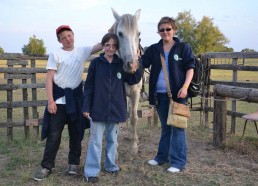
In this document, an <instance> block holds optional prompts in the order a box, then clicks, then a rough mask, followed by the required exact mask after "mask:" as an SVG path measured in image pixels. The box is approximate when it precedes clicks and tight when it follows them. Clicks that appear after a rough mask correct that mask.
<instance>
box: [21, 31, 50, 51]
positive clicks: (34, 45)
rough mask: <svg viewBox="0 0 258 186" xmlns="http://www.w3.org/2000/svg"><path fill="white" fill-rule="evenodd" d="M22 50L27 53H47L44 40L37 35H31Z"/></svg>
mask: <svg viewBox="0 0 258 186" xmlns="http://www.w3.org/2000/svg"><path fill="white" fill-rule="evenodd" d="M22 52H23V54H25V55H44V54H46V47H44V41H43V40H42V39H37V38H36V36H35V35H33V37H30V40H29V43H28V44H27V45H24V46H23V48H22Z"/></svg>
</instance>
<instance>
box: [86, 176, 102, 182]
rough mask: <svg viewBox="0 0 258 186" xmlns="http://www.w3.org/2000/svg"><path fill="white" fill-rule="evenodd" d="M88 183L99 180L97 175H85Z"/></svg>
mask: <svg viewBox="0 0 258 186" xmlns="http://www.w3.org/2000/svg"><path fill="white" fill-rule="evenodd" d="M86 181H87V182H88V183H97V182H98V181H99V178H98V177H86Z"/></svg>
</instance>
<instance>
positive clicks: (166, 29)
mask: <svg viewBox="0 0 258 186" xmlns="http://www.w3.org/2000/svg"><path fill="white" fill-rule="evenodd" d="M171 30H172V28H161V29H159V32H165V31H167V32H169V31H171Z"/></svg>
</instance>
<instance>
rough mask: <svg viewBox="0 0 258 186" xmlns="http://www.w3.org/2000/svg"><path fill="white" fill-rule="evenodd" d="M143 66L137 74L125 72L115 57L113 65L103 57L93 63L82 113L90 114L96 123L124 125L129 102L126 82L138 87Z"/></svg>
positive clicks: (88, 76) (101, 55) (118, 59)
mask: <svg viewBox="0 0 258 186" xmlns="http://www.w3.org/2000/svg"><path fill="white" fill-rule="evenodd" d="M142 73H143V69H142V67H141V65H140V67H139V68H138V70H137V71H136V72H135V73H134V74H129V73H126V72H124V70H123V62H122V60H121V59H120V58H119V57H118V56H117V55H116V54H115V55H114V58H113V61H112V63H109V62H108V61H107V59H106V58H105V57H104V53H102V54H100V55H99V57H97V58H95V59H93V60H92V61H91V63H90V66H89V70H88V75H87V78H86V81H85V85H84V102H83V107H82V112H89V113H90V117H91V118H92V120H93V121H97V122H115V123H119V122H125V121H126V113H127V102H126V92H125V85H124V82H127V83H128V84H129V85H133V84H137V83H139V82H140V80H141V77H142Z"/></svg>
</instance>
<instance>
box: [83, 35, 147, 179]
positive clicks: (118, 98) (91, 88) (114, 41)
mask: <svg viewBox="0 0 258 186" xmlns="http://www.w3.org/2000/svg"><path fill="white" fill-rule="evenodd" d="M101 44H102V45H103V50H104V53H102V54H100V56H99V57H97V58H95V59H93V60H92V62H91V63H90V67H89V71H88V75H87V79H86V82H85V86H84V103H83V108H82V112H83V115H84V116H85V117H86V118H92V121H93V122H94V124H93V126H91V134H90V140H89V146H88V151H87V157H86V160H85V168H84V175H85V177H86V179H87V182H91V183H96V182H97V181H98V175H99V172H100V170H101V164H100V163H101V154H102V138H103V133H104V131H106V135H105V136H106V160H105V163H104V170H105V171H106V172H109V173H111V174H116V173H118V171H119V167H118V165H117V164H116V161H115V155H116V152H117V130H118V128H117V127H118V123H121V122H125V121H126V113H127V108H126V93H125V87H124V82H127V83H128V84H130V85H132V84H136V83H139V81H140V80H141V76H142V71H143V70H142V68H138V67H139V64H138V63H132V69H133V71H134V72H135V73H133V74H128V73H125V72H124V71H123V62H122V60H121V59H120V58H118V56H117V55H116V54H115V53H116V51H117V49H118V37H117V36H116V35H115V34H111V33H108V34H106V35H105V36H104V37H103V39H102V41H101Z"/></svg>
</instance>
